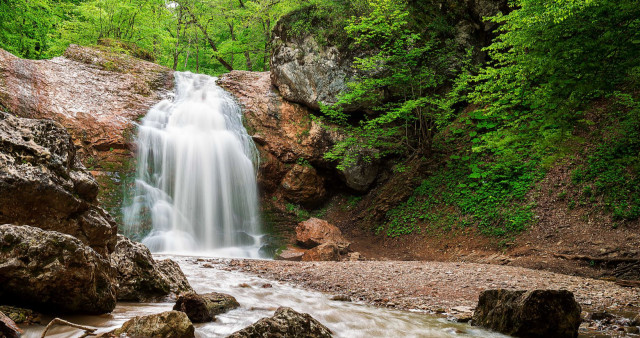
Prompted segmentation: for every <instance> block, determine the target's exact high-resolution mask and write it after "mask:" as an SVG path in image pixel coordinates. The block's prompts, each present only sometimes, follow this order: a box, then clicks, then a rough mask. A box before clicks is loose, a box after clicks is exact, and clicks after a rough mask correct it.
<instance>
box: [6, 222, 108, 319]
mask: <svg viewBox="0 0 640 338" xmlns="http://www.w3.org/2000/svg"><path fill="white" fill-rule="evenodd" d="M116 288H117V281H116V270H115V268H113V267H112V266H111V264H110V262H109V260H107V259H105V258H104V257H103V256H101V255H100V254H98V253H96V252H95V251H94V250H93V249H91V248H90V247H88V246H86V245H84V244H83V243H82V242H81V241H80V240H78V239H76V238H74V237H72V236H69V235H66V234H62V233H59V232H55V231H45V230H42V229H39V228H35V227H31V226H26V225H25V226H14V225H8V224H5V225H0V299H2V300H3V302H6V303H7V304H15V305H24V306H27V307H29V308H36V309H42V310H46V311H55V312H56V313H60V312H79V313H84V314H100V313H107V312H111V311H112V310H113V309H114V308H115V306H116Z"/></svg>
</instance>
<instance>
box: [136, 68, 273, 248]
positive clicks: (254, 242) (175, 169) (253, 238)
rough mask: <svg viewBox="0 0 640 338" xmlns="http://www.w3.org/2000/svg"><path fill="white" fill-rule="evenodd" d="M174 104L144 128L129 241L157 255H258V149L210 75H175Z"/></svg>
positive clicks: (160, 107) (158, 110) (161, 108)
mask: <svg viewBox="0 0 640 338" xmlns="http://www.w3.org/2000/svg"><path fill="white" fill-rule="evenodd" d="M175 81H176V90H175V97H174V99H173V100H164V101H162V102H160V103H158V104H156V105H155V106H154V107H152V108H151V109H150V110H149V112H148V113H147V115H146V116H145V117H144V119H143V120H142V124H141V125H140V126H139V131H138V137H137V141H136V143H137V147H138V158H137V166H138V170H137V177H136V181H135V191H134V193H133V196H132V199H131V204H130V205H129V206H127V207H125V208H124V222H125V225H126V228H127V231H128V232H129V233H128V235H129V236H130V237H131V236H134V237H135V235H136V234H140V233H144V232H147V231H149V229H150V232H149V233H148V234H147V235H146V237H145V238H144V239H142V242H143V243H144V244H145V245H146V246H147V247H149V249H150V250H151V251H153V252H206V251H209V252H214V253H215V254H217V255H218V256H244V257H256V256H258V252H259V237H260V236H259V233H260V219H259V213H258V206H257V205H258V204H257V201H258V199H257V188H256V175H255V168H256V167H257V161H258V156H257V150H256V148H255V145H254V143H253V141H252V139H251V137H250V136H249V135H248V134H247V131H246V130H245V128H244V126H243V125H242V114H241V111H240V108H239V107H238V105H237V104H236V103H235V102H234V101H233V99H232V98H231V96H230V95H229V94H228V93H227V92H225V91H224V90H223V89H222V88H220V87H218V86H217V85H216V83H215V81H216V79H215V78H212V77H210V76H206V75H200V74H192V73H175Z"/></svg>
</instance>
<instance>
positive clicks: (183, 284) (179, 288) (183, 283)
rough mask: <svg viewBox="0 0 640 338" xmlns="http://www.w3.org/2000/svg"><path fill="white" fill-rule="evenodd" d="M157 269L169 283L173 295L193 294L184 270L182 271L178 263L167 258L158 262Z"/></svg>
mask: <svg viewBox="0 0 640 338" xmlns="http://www.w3.org/2000/svg"><path fill="white" fill-rule="evenodd" d="M156 267H157V268H158V271H159V272H160V273H161V274H162V276H164V278H165V279H166V280H167V282H168V283H169V290H170V291H171V294H173V295H180V294H182V293H185V292H193V289H192V288H191V285H190V284H189V281H188V280H187V277H186V276H185V275H184V273H183V272H182V269H180V265H178V263H176V262H174V261H172V260H170V259H168V258H167V259H163V260H161V261H156Z"/></svg>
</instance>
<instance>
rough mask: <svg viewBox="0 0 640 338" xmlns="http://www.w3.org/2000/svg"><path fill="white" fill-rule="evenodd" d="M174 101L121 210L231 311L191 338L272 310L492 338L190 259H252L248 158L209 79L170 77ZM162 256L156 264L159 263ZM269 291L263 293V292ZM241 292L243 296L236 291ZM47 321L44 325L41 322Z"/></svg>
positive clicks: (382, 330)
mask: <svg viewBox="0 0 640 338" xmlns="http://www.w3.org/2000/svg"><path fill="white" fill-rule="evenodd" d="M175 76H176V93H175V98H174V99H173V100H165V101H162V102H160V103H158V104H157V105H155V106H154V107H153V108H151V109H150V110H149V112H148V114H147V115H146V116H145V118H144V119H143V120H142V124H141V125H140V128H139V134H138V138H137V146H138V158H137V161H138V162H137V165H138V171H137V178H136V184H135V191H134V194H133V199H132V201H131V203H130V204H129V205H128V206H127V207H126V208H124V215H125V224H126V231H127V232H128V235H129V236H130V237H135V235H137V234H140V233H144V232H148V234H146V235H145V237H144V238H143V239H142V242H143V243H144V244H145V245H147V246H148V247H149V248H150V249H151V250H152V251H153V252H165V253H166V252H174V253H176V252H182V253H184V252H191V255H189V256H180V255H172V256H170V258H172V259H174V260H176V261H177V262H178V263H179V264H180V267H181V268H182V270H183V271H184V273H185V275H186V276H187V278H188V280H189V282H190V283H191V285H192V287H193V288H194V290H195V291H196V292H198V293H206V292H212V291H215V292H223V293H227V294H230V295H232V296H234V297H236V299H237V300H238V301H239V303H240V304H241V306H240V308H238V309H234V310H231V311H229V312H227V313H224V314H221V315H218V316H217V320H216V321H215V322H212V323H203V324H196V325H195V327H196V335H197V336H198V337H225V336H227V335H229V334H230V333H232V332H235V331H237V330H240V329H242V328H244V327H246V326H248V325H250V324H252V323H254V322H255V321H257V320H259V319H260V318H263V317H268V316H272V315H273V312H274V311H275V309H276V308H277V307H279V306H288V307H291V308H293V309H294V310H297V311H300V312H306V313H309V314H311V315H312V316H313V317H314V318H316V319H317V320H319V321H320V322H322V323H323V324H325V325H326V326H328V327H329V328H330V329H331V330H332V331H333V332H334V333H335V336H336V337H459V336H462V337H469V336H477V337H500V336H501V335H499V334H495V333H491V332H488V331H485V330H482V329H478V328H474V327H471V326H468V325H465V324H457V323H452V322H449V321H447V320H445V319H443V318H438V317H434V316H429V315H426V314H424V313H414V312H406V311H397V310H391V309H383V308H375V307H371V306H366V305H363V304H356V303H346V302H338V301H331V300H329V297H328V295H327V294H323V293H319V292H311V291H306V290H302V289H299V288H296V287H294V286H291V285H288V284H283V283H278V282H273V281H268V280H265V279H262V278H259V277H255V276H251V275H248V274H244V273H241V272H237V271H225V270H223V269H221V268H219V267H211V265H207V266H203V264H202V262H204V261H205V260H198V259H197V258H196V257H194V256H193V255H196V254H194V253H193V252H197V255H203V254H205V255H207V256H211V255H214V256H218V257H220V256H227V257H229V256H244V257H256V256H258V252H259V250H258V249H259V244H260V243H259V238H260V235H259V234H260V222H259V215H258V208H257V193H256V181H255V167H256V165H257V156H256V154H257V153H256V149H255V146H254V144H253V143H252V141H251V138H250V137H249V136H248V135H247V132H246V130H245V129H244V127H243V126H242V118H241V112H240V109H239V108H238V106H237V105H236V104H235V102H234V101H233V100H232V99H231V97H230V96H229V95H228V94H227V93H226V92H224V91H223V90H222V89H221V88H219V87H218V86H216V84H215V79H214V78H211V77H208V76H205V75H196V74H191V73H176V75H175ZM165 257H166V256H162V257H158V255H156V258H165ZM266 283H269V284H271V285H272V287H269V288H263V287H262V285H264V284H266ZM240 284H247V285H249V287H240ZM172 307H173V303H118V305H117V307H116V309H115V310H114V311H113V312H112V313H110V314H105V315H101V316H65V317H64V319H66V320H69V321H71V322H73V323H77V324H81V325H89V326H93V327H97V328H99V330H98V332H99V333H100V332H108V331H110V330H113V329H115V328H117V327H119V326H121V325H122V324H123V323H124V322H125V321H126V320H128V319H130V318H132V317H134V316H141V315H149V314H155V313H160V312H163V311H168V310H171V309H172ZM50 319H52V318H50V317H49V318H47V317H45V318H43V322H44V323H46V322H48V321H49V320H50ZM43 330H44V327H43V326H42V325H33V326H29V327H25V337H39V336H40V335H41V332H42V331H43ZM80 336H82V331H80V330H77V329H73V328H70V327H66V326H59V327H55V328H54V330H52V331H50V332H49V336H48V337H80Z"/></svg>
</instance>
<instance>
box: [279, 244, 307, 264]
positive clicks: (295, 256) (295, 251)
mask: <svg viewBox="0 0 640 338" xmlns="http://www.w3.org/2000/svg"><path fill="white" fill-rule="evenodd" d="M306 251H307V250H305V249H300V248H296V247H287V249H286V250H283V251H282V252H281V253H279V254H277V255H276V257H275V259H277V260H282V261H294V262H295V261H301V260H302V256H303V255H304V253H305V252H306Z"/></svg>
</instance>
